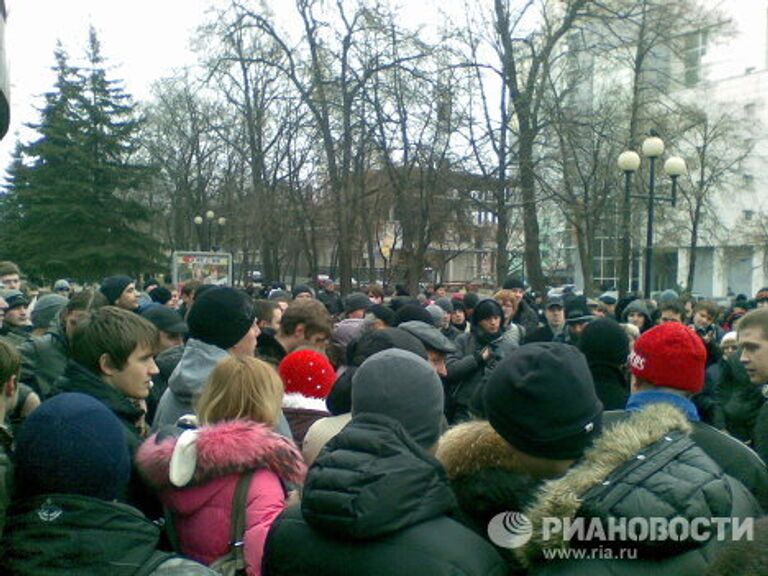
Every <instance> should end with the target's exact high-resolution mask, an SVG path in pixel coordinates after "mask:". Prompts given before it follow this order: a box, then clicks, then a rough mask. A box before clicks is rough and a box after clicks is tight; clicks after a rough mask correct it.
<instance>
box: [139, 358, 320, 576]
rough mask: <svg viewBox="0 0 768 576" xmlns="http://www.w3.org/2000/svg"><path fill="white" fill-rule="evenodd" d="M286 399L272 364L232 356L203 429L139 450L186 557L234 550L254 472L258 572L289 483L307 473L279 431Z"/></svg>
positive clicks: (202, 402) (251, 545)
mask: <svg viewBox="0 0 768 576" xmlns="http://www.w3.org/2000/svg"><path fill="white" fill-rule="evenodd" d="M282 398H283V384H282V382H281V381H280V377H279V376H278V374H277V372H275V370H274V369H273V368H272V367H271V366H270V365H269V364H267V363H266V362H263V361H261V360H257V359H256V358H252V357H247V356H246V357H237V356H228V357H227V358H225V359H224V360H222V361H221V362H220V363H219V364H217V366H216V368H215V369H214V370H213V372H212V373H211V376H210V378H209V380H208V383H207V384H206V386H205V388H204V389H203V393H202V395H201V396H200V399H199V401H198V405H197V416H198V420H199V423H200V428H198V429H196V430H188V431H184V432H182V431H181V430H180V429H179V428H176V427H170V428H165V429H161V430H160V431H158V433H157V434H155V435H154V436H152V437H150V438H149V439H148V440H147V441H146V442H145V443H144V444H143V445H142V446H141V448H140V449H139V452H138V454H137V463H138V466H139V469H140V470H141V472H142V475H143V476H144V477H145V479H146V480H147V482H148V483H149V484H150V485H151V486H153V487H154V488H155V489H156V490H157V491H158V492H159V494H160V498H161V500H162V501H163V504H164V505H165V506H166V507H167V508H168V509H169V510H170V512H171V516H172V519H173V523H174V529H175V532H176V535H177V537H178V541H179V545H180V552H181V553H182V554H184V555H185V556H188V557H190V558H194V559H196V560H197V561H199V562H202V563H204V564H211V563H212V562H213V561H215V560H216V559H217V558H221V557H222V556H224V555H225V554H227V552H229V549H230V543H229V542H230V522H231V515H232V514H231V508H232V501H233V498H234V492H235V488H236V486H237V483H238V480H239V479H240V477H241V476H242V475H243V474H246V473H248V472H253V476H252V478H251V480H250V485H249V489H248V494H247V497H246V505H245V506H246V510H245V532H244V538H243V542H244V555H245V561H246V572H247V574H249V575H251V576H253V575H258V574H260V572H261V558H262V554H263V550H264V542H265V541H266V538H267V533H268V532H269V528H270V526H271V525H272V522H273V521H274V520H275V518H276V517H277V516H278V515H279V514H280V512H281V511H282V510H283V508H284V507H285V499H286V490H285V487H284V486H285V483H294V484H295V483H301V482H302V481H303V478H304V474H305V472H306V468H305V466H304V462H303V461H302V458H301V454H300V453H299V452H298V450H297V449H296V446H295V445H294V444H293V443H292V442H291V441H290V440H287V439H285V438H284V437H282V436H280V435H278V434H276V433H275V432H273V428H274V426H275V424H276V422H277V419H278V417H279V414H280V406H281V404H282Z"/></svg>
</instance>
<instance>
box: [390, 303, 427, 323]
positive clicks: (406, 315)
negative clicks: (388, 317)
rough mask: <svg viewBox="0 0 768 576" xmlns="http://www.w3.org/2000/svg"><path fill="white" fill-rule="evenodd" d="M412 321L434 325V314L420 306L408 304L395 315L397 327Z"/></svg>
mask: <svg viewBox="0 0 768 576" xmlns="http://www.w3.org/2000/svg"><path fill="white" fill-rule="evenodd" d="M411 320H419V321H421V322H426V323H427V324H432V314H430V313H429V312H427V309H426V308H424V306H421V305H420V304H406V305H405V306H403V307H402V308H400V309H399V310H398V311H397V312H396V313H395V326H399V325H400V324H402V323H403V322H410V321H411Z"/></svg>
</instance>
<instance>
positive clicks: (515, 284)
mask: <svg viewBox="0 0 768 576" xmlns="http://www.w3.org/2000/svg"><path fill="white" fill-rule="evenodd" d="M502 288H503V289H504V290H514V289H516V288H522V289H523V290H525V282H523V281H522V280H521V279H520V278H518V277H517V276H509V277H507V279H506V280H504V284H503V285H502Z"/></svg>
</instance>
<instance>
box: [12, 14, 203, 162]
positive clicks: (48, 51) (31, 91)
mask: <svg viewBox="0 0 768 576" xmlns="http://www.w3.org/2000/svg"><path fill="white" fill-rule="evenodd" d="M211 3H212V2H211V0H131V1H130V2H119V1H117V0H6V7H7V9H8V21H7V25H6V38H5V44H6V51H7V54H8V60H9V64H10V71H11V126H10V129H9V130H8V134H7V135H6V137H5V138H4V139H3V140H2V141H0V172H4V170H5V168H6V167H7V165H8V159H9V157H10V152H11V151H12V150H13V146H14V143H15V141H16V133H17V132H19V131H20V130H21V127H22V124H23V123H24V122H29V121H33V120H36V119H37V116H36V114H35V112H34V107H35V106H40V103H41V99H40V98H38V97H37V96H38V95H40V94H42V93H44V92H46V91H48V90H50V88H51V86H52V84H53V79H54V74H53V72H52V71H51V70H50V68H51V66H52V65H53V63H54V60H53V51H54V48H55V46H56V41H57V40H61V41H62V42H63V43H64V46H65V47H66V48H67V50H68V52H69V53H70V54H71V55H72V56H73V57H78V58H79V57H80V56H81V55H82V53H83V50H84V48H85V45H86V43H87V39H88V27H89V25H91V24H92V25H93V26H94V27H95V28H96V31H97V33H98V35H99V40H100V41H101V45H102V52H103V54H104V56H105V57H106V58H107V60H108V62H109V63H110V64H112V65H115V66H116V69H115V70H114V71H113V73H112V77H113V78H120V79H123V80H124V81H125V87H126V89H127V90H128V92H129V93H130V94H132V95H133V96H134V97H135V98H137V99H144V98H146V97H147V95H148V93H149V86H150V84H151V83H152V81H153V80H155V79H157V78H160V77H162V76H164V75H167V74H168V73H169V72H171V71H172V70H173V68H174V67H179V66H184V65H188V64H191V63H192V62H193V61H194V58H193V54H192V53H191V52H190V50H189V38H190V36H191V34H192V32H193V30H194V28H195V27H196V26H197V25H198V24H200V23H202V21H203V19H204V15H205V10H206V8H207V7H208V6H210V5H211ZM22 136H24V133H22Z"/></svg>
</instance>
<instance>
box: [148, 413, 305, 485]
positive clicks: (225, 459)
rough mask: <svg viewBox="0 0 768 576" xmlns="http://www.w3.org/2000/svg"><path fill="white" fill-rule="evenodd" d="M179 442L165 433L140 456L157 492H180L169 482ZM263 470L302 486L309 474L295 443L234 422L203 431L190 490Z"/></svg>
mask: <svg viewBox="0 0 768 576" xmlns="http://www.w3.org/2000/svg"><path fill="white" fill-rule="evenodd" d="M177 440H178V436H177V435H175V434H168V433H165V430H161V431H160V432H159V433H157V434H153V435H152V436H150V437H149V438H148V439H147V440H146V441H145V442H144V443H143V444H142V445H141V447H140V448H139V451H138V452H137V454H136V463H137V466H138V468H139V471H140V473H141V475H142V477H143V478H144V479H145V480H146V482H147V483H148V484H149V485H150V486H152V487H153V488H155V489H157V490H161V491H162V490H169V489H175V488H176V487H175V486H173V484H171V481H170V479H169V469H170V462H171V457H172V456H173V451H174V448H175V446H176V442H177ZM260 469H268V470H270V471H272V472H274V473H275V474H276V475H277V476H279V477H280V478H282V479H283V480H284V481H286V482H289V483H296V484H300V483H302V482H303V480H304V476H305V474H306V466H305V464H304V460H303V458H302V456H301V453H300V452H299V451H298V449H297V448H296V446H295V445H294V444H293V442H291V441H290V440H288V439H287V438H284V437H283V436H280V435H279V434H276V433H275V432H273V431H272V430H271V429H270V428H269V427H268V426H266V425H264V424H259V423H256V422H253V421H249V420H233V421H231V422H222V423H219V424H213V425H211V426H203V427H201V428H200V429H199V435H198V437H197V463H196V466H195V471H194V475H193V476H192V480H191V482H190V483H189V485H190V486H194V485H201V484H205V483H206V482H208V481H209V480H212V479H213V478H217V477H220V476H225V475H228V474H234V473H242V472H246V471H248V470H260Z"/></svg>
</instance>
